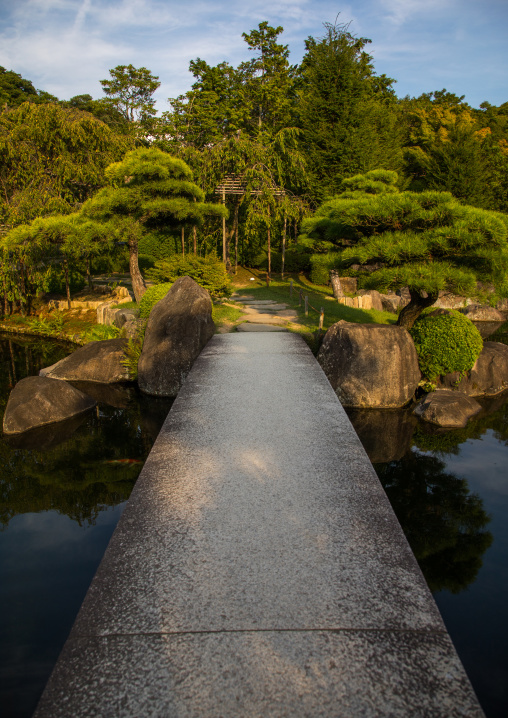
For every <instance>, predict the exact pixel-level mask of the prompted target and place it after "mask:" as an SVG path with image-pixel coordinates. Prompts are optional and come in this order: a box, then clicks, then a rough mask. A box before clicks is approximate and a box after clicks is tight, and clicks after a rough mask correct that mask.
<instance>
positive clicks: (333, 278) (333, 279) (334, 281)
mask: <svg viewBox="0 0 508 718" xmlns="http://www.w3.org/2000/svg"><path fill="white" fill-rule="evenodd" d="M330 284H331V285H332V291H333V296H334V297H335V299H337V300H339V299H340V298H341V297H343V296H344V292H343V291H342V285H341V283H340V279H339V273H338V272H337V270H336V269H330Z"/></svg>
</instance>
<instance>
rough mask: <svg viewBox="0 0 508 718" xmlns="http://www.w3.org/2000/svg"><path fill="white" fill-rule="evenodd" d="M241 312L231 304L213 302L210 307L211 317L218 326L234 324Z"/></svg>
mask: <svg viewBox="0 0 508 718" xmlns="http://www.w3.org/2000/svg"><path fill="white" fill-rule="evenodd" d="M242 314H243V312H242V310H241V309H238V307H235V306H233V305H232V304H214V305H213V308H212V319H213V321H214V322H215V324H216V325H217V326H218V327H221V326H227V325H228V324H234V323H235V322H237V321H238V320H239V319H240V317H241V316H242Z"/></svg>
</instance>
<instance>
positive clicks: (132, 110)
mask: <svg viewBox="0 0 508 718" xmlns="http://www.w3.org/2000/svg"><path fill="white" fill-rule="evenodd" d="M109 74H110V75H111V78H110V79H109V80H101V81H100V82H101V85H102V89H103V90H104V93H105V94H106V97H107V100H108V102H109V103H110V104H111V105H112V106H113V107H114V108H115V109H116V110H118V112H120V114H121V115H123V117H125V119H126V120H127V121H128V122H138V123H141V124H142V123H147V122H149V121H150V119H151V118H152V117H153V116H154V115H155V113H156V110H155V100H154V99H153V94H154V92H155V91H156V90H157V88H158V87H159V86H160V82H159V78H158V77H156V76H155V75H152V73H151V72H150V70H147V68H146V67H139V68H136V67H134V65H117V66H116V67H115V68H113V69H112V70H110V71H109Z"/></svg>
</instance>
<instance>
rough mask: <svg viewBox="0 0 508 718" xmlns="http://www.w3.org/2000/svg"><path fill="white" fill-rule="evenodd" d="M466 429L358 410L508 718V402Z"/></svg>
mask: <svg viewBox="0 0 508 718" xmlns="http://www.w3.org/2000/svg"><path fill="white" fill-rule="evenodd" d="M480 403H482V405H483V412H482V414H480V415H478V416H477V417H475V418H474V419H473V420H471V421H470V422H469V424H468V426H467V427H466V428H465V429H460V430H438V429H435V428H431V426H430V425H425V424H424V423H423V422H422V423H420V424H419V423H417V421H416V420H415V418H414V417H413V416H412V413H411V410H406V411H374V410H364V411H358V410H349V411H348V414H349V415H350V418H351V421H352V422H353V425H354V427H355V428H356V430H357V433H358V435H359V436H360V439H361V440H362V443H363V444H364V446H365V448H366V450H367V453H368V454H369V457H370V459H371V461H372V463H373V464H374V468H375V469H376V472H377V474H378V476H379V478H380V480H381V483H382V484H383V486H384V488H385V491H386V493H387V495H388V498H389V499H390V501H391V504H392V506H393V508H394V510H395V513H396V514H397V517H398V519H399V522H400V523H401V525H402V528H403V529H404V532H405V534H406V536H407V538H408V540H409V543H410V545H411V548H412V549H413V552H414V554H415V556H416V558H417V559H418V563H419V564H420V567H421V569H422V571H423V574H424V576H425V578H426V580H427V583H428V585H429V587H430V589H431V591H432V592H433V594H434V598H435V599H436V602H437V605H438V606H439V610H440V611H441V615H442V616H443V620H444V622H445V624H446V627H447V629H448V631H449V633H450V635H451V637H452V640H453V642H454V644H455V647H456V649H457V652H458V654H459V656H460V658H461V660H462V663H463V664H464V667H465V669H466V671H467V673H468V675H469V678H470V679H471V682H472V684H473V687H474V689H475V691H476V694H477V696H478V698H479V700H480V703H481V705H482V707H483V709H484V711H485V713H486V714H487V716H488V717H489V718H506V716H508V611H507V607H508V395H507V393H506V392H505V393H504V394H503V395H501V396H498V397H495V398H494V399H491V400H488V401H486V400H484V401H481V402H480Z"/></svg>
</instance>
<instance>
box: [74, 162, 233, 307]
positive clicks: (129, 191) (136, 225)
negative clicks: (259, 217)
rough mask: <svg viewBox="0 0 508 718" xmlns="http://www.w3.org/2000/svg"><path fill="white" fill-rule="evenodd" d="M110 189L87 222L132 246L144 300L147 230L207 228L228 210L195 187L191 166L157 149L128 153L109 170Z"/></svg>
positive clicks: (133, 269)
mask: <svg viewBox="0 0 508 718" xmlns="http://www.w3.org/2000/svg"><path fill="white" fill-rule="evenodd" d="M106 177H107V179H108V181H109V186H108V187H104V188H103V189H102V190H100V191H99V192H97V194H96V195H95V196H94V197H93V198H92V199H90V200H88V201H87V202H86V203H85V205H84V206H83V208H82V213H83V215H84V216H85V217H88V218H91V219H92V220H94V221H96V222H100V223H112V224H113V226H114V227H115V228H116V229H117V231H118V233H119V234H120V236H122V238H123V240H124V241H125V242H127V244H128V246H129V254H130V258H129V264H130V273H131V278H132V288H133V291H134V294H135V297H136V300H137V301H139V300H140V299H141V296H142V295H143V292H144V291H145V288H146V287H145V283H144V280H143V277H142V276H141V273H140V271H139V266H138V242H139V240H140V238H141V237H142V236H143V233H144V231H146V230H152V231H154V230H158V231H162V232H170V231H171V230H173V231H174V230H175V229H178V228H180V229H183V230H185V228H186V227H189V228H190V227H193V226H196V225H200V224H202V223H203V220H204V218H205V217H206V216H207V215H215V216H221V215H223V214H226V213H227V212H226V210H225V209H224V208H223V207H222V206H221V205H218V204H212V203H206V202H203V199H204V193H203V192H202V190H201V189H200V188H199V187H198V186H197V185H196V184H194V182H192V172H191V170H190V168H189V167H188V165H187V164H186V163H185V162H184V161H183V160H181V159H179V158H177V157H172V156H171V155H168V154H167V153H165V152H163V151H162V150H159V149H156V148H139V149H137V150H132V151H131V152H128V153H127V154H126V155H125V157H124V159H123V160H122V161H121V162H117V163H114V164H112V165H110V166H109V167H108V168H107V170H106Z"/></svg>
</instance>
